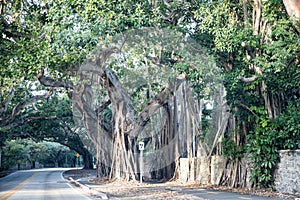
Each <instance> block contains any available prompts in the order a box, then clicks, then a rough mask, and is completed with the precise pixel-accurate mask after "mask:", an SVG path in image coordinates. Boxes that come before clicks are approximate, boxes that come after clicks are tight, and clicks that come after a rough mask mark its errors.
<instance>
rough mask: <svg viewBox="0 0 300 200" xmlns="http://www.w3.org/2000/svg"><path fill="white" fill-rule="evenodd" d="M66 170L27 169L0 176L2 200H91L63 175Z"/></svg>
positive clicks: (0, 198)
mask: <svg viewBox="0 0 300 200" xmlns="http://www.w3.org/2000/svg"><path fill="white" fill-rule="evenodd" d="M66 170H67V169H66V168H61V169H60V168H54V169H35V170H26V171H18V172H15V173H13V174H10V175H8V176H6V177H4V178H0V200H7V199H9V200H41V199H43V200H56V199H57V200H89V199H90V198H88V197H87V196H84V195H83V194H81V193H79V191H78V190H76V189H74V188H73V187H72V186H71V185H69V184H68V182H67V181H66V180H65V179H64V178H63V177H62V173H63V172H64V171H66Z"/></svg>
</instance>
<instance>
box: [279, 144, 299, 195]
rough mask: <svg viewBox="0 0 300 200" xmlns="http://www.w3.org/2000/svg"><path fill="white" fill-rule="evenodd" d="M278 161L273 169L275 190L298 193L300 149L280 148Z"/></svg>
mask: <svg viewBox="0 0 300 200" xmlns="http://www.w3.org/2000/svg"><path fill="white" fill-rule="evenodd" d="M279 154H280V163H279V164H278V167H277V170H276V171H275V187H276V190H278V191H279V192H283V193H290V194H297V195H299V194H300V150H293V151H292V150H281V151H279Z"/></svg>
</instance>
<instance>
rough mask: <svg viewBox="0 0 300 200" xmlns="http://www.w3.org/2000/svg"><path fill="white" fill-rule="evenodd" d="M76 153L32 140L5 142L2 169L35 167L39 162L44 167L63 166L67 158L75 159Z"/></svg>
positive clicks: (52, 144)
mask: <svg viewBox="0 0 300 200" xmlns="http://www.w3.org/2000/svg"><path fill="white" fill-rule="evenodd" d="M74 155H75V153H74V151H72V150H70V149H69V148H67V147H64V146H62V145H58V144H57V143H51V142H40V143H37V142H34V141H33V140H31V139H16V140H9V141H6V142H5V145H4V146H3V147H2V167H1V168H2V169H8V168H10V167H13V166H14V165H17V164H18V165H20V164H26V163H27V162H28V163H30V164H31V167H33V162H39V163H40V164H42V165H51V166H55V163H59V165H60V166H62V164H63V163H65V160H66V156H68V157H69V164H70V158H72V157H74Z"/></svg>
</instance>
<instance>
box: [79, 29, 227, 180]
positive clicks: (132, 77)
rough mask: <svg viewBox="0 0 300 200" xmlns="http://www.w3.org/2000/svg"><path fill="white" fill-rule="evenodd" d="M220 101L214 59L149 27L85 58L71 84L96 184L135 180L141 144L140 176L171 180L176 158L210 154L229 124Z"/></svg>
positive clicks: (172, 34) (190, 42) (185, 39)
mask: <svg viewBox="0 0 300 200" xmlns="http://www.w3.org/2000/svg"><path fill="white" fill-rule="evenodd" d="M224 95H225V92H224V88H223V86H222V81H221V77H220V73H219V71H218V69H217V67H216V65H215V63H214V59H213V58H212V57H210V56H209V55H208V54H207V53H206V51H205V49H203V48H201V46H199V45H197V43H196V42H194V41H193V40H192V39H191V38H190V37H189V35H183V34H180V33H178V32H175V31H172V30H167V29H155V28H146V29H142V30H135V31H128V32H127V33H124V34H121V35H119V36H116V37H114V38H113V39H111V40H110V41H105V42H103V43H102V44H101V45H99V46H98V47H97V49H96V50H95V51H94V52H93V53H92V54H90V55H89V56H88V58H87V59H86V61H85V62H84V63H83V64H82V65H81V67H80V68H79V70H78V71H77V80H76V82H74V92H73V102H74V104H73V105H74V117H75V120H76V123H77V126H78V130H81V132H80V133H81V135H82V139H83V141H85V143H86V146H88V147H89V149H91V150H93V151H94V154H95V155H96V158H97V166H98V167H97V169H98V170H97V171H98V176H99V177H103V176H105V177H109V178H110V179H113V178H116V179H125V180H130V179H133V180H136V179H137V178H138V177H139V175H140V165H139V154H140V151H139V149H138V143H139V142H140V141H143V142H144V143H145V151H144V170H143V171H144V175H145V176H147V177H149V178H172V177H176V176H177V171H178V165H179V162H178V160H179V158H182V157H186V158H191V159H192V158H194V157H196V156H197V155H200V154H205V155H210V154H212V153H213V152H212V149H215V148H214V147H215V146H216V144H217V143H218V141H216V138H220V136H221V135H222V134H224V131H225V129H226V123H225V122H227V121H228V116H227V113H226V103H225V101H224V99H223V97H224ZM212 110H214V111H217V112H213V114H212ZM203 111H206V113H208V114H206V115H204V116H203V114H202V113H203ZM203 120H204V122H203ZM203 124H206V125H203ZM210 129H213V130H210Z"/></svg>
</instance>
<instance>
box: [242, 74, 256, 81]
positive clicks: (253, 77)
mask: <svg viewBox="0 0 300 200" xmlns="http://www.w3.org/2000/svg"><path fill="white" fill-rule="evenodd" d="M240 79H241V80H242V81H243V82H245V83H251V82H254V81H256V80H257V79H258V77H257V76H256V75H254V76H252V77H249V78H246V77H243V76H241V77H240Z"/></svg>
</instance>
